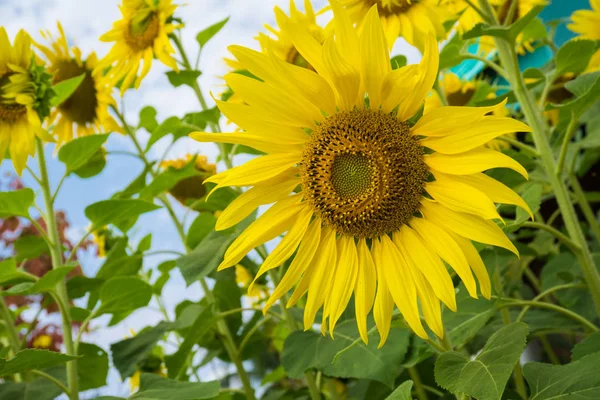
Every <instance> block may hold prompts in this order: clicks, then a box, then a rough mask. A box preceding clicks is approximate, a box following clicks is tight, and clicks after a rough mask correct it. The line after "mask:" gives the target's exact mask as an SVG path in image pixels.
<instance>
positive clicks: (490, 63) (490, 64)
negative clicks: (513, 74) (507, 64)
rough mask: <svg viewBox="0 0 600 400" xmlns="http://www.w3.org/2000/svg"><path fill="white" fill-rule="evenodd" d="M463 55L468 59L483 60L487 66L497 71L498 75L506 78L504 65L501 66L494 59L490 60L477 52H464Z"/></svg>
mask: <svg viewBox="0 0 600 400" xmlns="http://www.w3.org/2000/svg"><path fill="white" fill-rule="evenodd" d="M461 57H462V58H466V59H471V60H477V61H481V62H482V63H484V64H485V65H486V66H488V67H489V68H491V69H493V70H494V71H496V73H497V74H498V75H500V76H501V77H503V78H505V79H506V72H505V71H504V70H503V69H502V67H500V66H499V65H498V64H496V63H495V62H493V61H492V60H488V59H487V58H485V57H481V56H478V55H477V54H471V53H463V54H461Z"/></svg>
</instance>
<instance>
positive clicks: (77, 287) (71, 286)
mask: <svg viewBox="0 0 600 400" xmlns="http://www.w3.org/2000/svg"><path fill="white" fill-rule="evenodd" d="M102 284H104V279H99V278H88V277H87V276H83V275H76V276H74V277H72V278H71V279H69V280H68V281H67V293H68V294H69V298H70V299H79V298H81V297H83V296H85V295H86V293H88V292H91V291H94V290H98V289H100V287H101V286H102Z"/></svg>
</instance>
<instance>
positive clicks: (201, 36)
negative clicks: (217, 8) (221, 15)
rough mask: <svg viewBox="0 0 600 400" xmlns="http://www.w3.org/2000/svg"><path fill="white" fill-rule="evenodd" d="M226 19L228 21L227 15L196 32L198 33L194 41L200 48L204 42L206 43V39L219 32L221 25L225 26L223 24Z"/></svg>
mask: <svg viewBox="0 0 600 400" xmlns="http://www.w3.org/2000/svg"><path fill="white" fill-rule="evenodd" d="M228 21H229V17H227V18H225V19H223V20H221V21H219V22H217V23H215V24H212V25H211V26H209V27H208V28H205V29H203V30H201V31H200V32H198V34H197V35H196V41H197V42H198V44H199V45H200V49H202V48H203V47H204V46H205V45H206V43H208V41H209V40H210V39H212V38H213V37H214V36H215V35H216V34H217V33H219V31H220V30H221V29H223V27H224V26H225V24H226V23H227V22H228Z"/></svg>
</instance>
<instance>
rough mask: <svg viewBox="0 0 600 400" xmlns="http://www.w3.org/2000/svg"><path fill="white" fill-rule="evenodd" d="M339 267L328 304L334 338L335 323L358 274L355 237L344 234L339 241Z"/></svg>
mask: <svg viewBox="0 0 600 400" xmlns="http://www.w3.org/2000/svg"><path fill="white" fill-rule="evenodd" d="M337 247H338V253H337V267H336V269H335V275H334V277H333V287H332V288H331V291H330V296H329V298H328V300H329V301H328V302H327V303H328V304H326V305H325V307H326V308H327V309H328V312H327V314H328V316H329V333H330V335H331V338H333V330H334V329H335V324H336V323H337V321H338V320H339V319H340V316H341V315H342V313H343V312H344V310H345V309H346V306H347V305H348V302H349V301H350V297H352V290H353V289H354V286H355V284H356V278H357V274H358V254H357V250H356V245H355V244H354V237H352V236H347V235H342V237H340V239H339V240H338V242H337Z"/></svg>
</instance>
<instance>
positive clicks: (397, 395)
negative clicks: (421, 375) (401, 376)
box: [385, 381, 413, 400]
mask: <svg viewBox="0 0 600 400" xmlns="http://www.w3.org/2000/svg"><path fill="white" fill-rule="evenodd" d="M412 387H413V381H404V382H402V384H401V385H400V386H398V387H397V388H396V390H394V391H393V392H392V394H390V395H389V396H388V397H386V399H385V400H412V396H411V395H410V392H411V390H412Z"/></svg>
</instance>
